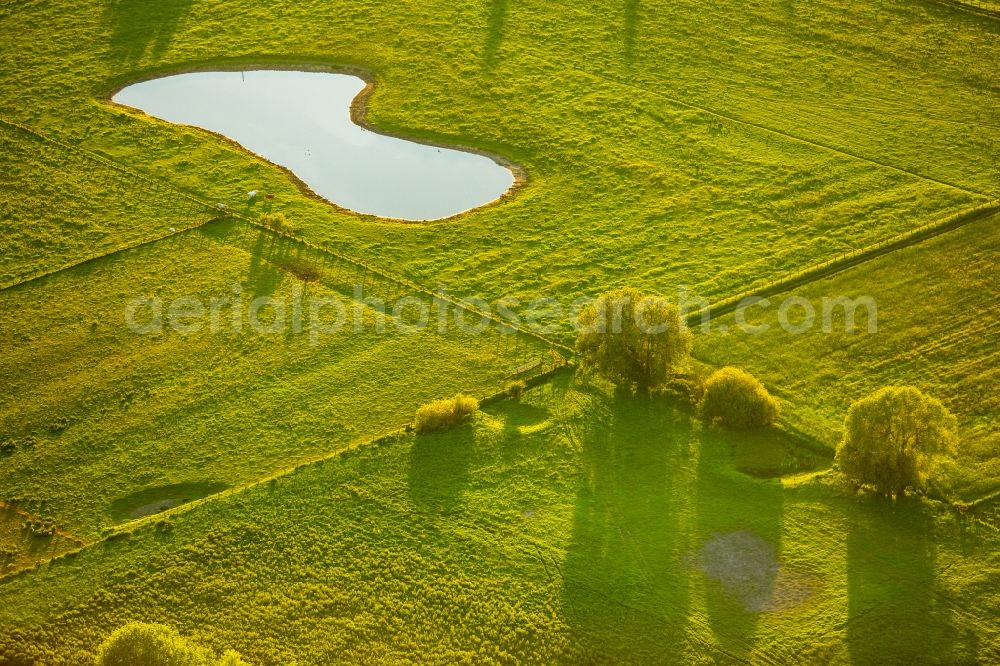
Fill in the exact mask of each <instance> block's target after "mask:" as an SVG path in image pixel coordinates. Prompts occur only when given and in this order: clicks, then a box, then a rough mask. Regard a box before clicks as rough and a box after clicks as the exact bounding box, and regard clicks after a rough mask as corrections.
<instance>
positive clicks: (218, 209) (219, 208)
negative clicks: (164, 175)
mask: <svg viewBox="0 0 1000 666" xmlns="http://www.w3.org/2000/svg"><path fill="white" fill-rule="evenodd" d="M0 125H3V126H6V127H9V128H12V129H15V130H18V131H21V132H24V133H26V134H28V135H30V136H32V137H34V138H36V139H38V140H41V141H43V142H47V143H51V144H52V145H54V146H57V147H59V148H62V149H63V150H66V151H69V152H72V153H74V154H78V155H81V156H83V157H86V158H89V159H91V160H94V161H97V162H99V163H100V164H102V165H105V166H107V167H109V168H111V169H113V170H115V171H118V172H119V173H122V174H124V175H126V176H130V177H133V178H136V179H138V180H140V181H143V182H145V183H147V184H149V185H150V186H151V187H153V188H162V187H166V188H168V189H170V190H171V191H173V192H176V193H177V194H179V195H180V196H182V197H184V198H186V199H188V200H189V201H191V202H193V203H195V204H197V205H198V206H201V207H204V208H205V209H206V210H210V211H212V212H214V213H215V217H213V218H211V219H209V220H206V221H205V222H202V223H200V224H197V225H193V226H190V227H185V228H184V229H183V231H189V230H191V229H195V228H200V227H204V226H206V225H208V224H210V223H212V222H216V221H219V220H220V219H223V218H224V217H231V218H234V219H237V220H241V221H243V222H245V223H247V224H249V225H251V226H254V227H257V228H259V229H262V230H265V231H267V232H269V233H271V234H274V235H275V236H278V237H282V238H286V239H289V240H292V241H294V242H296V243H299V244H300V245H302V246H303V247H306V248H308V249H310V250H312V251H314V252H319V253H323V254H326V255H328V256H330V257H333V258H335V259H337V260H338V261H343V262H347V263H349V264H353V265H354V266H356V267H359V268H362V269H364V270H365V271H367V272H368V273H371V274H373V275H376V276H379V277H380V278H382V279H384V280H388V281H390V282H394V283H396V284H397V285H399V286H402V287H405V288H407V289H410V290H413V291H417V292H419V293H422V294H423V295H425V296H428V297H430V298H431V299H438V300H441V301H445V302H447V303H449V304H451V305H453V306H454V307H456V308H460V309H462V310H464V311H466V312H468V313H470V314H472V315H475V316H478V317H482V318H485V319H489V320H490V321H491V322H493V323H494V324H496V325H497V326H499V327H501V328H504V329H508V330H512V331H517V332H518V333H521V334H522V335H526V336H528V337H531V338H534V339H535V340H538V341H540V342H543V343H544V344H546V345H548V346H549V347H550V348H555V349H559V350H561V351H563V352H564V353H567V354H568V355H569V356H570V357H572V355H573V354H574V353H575V351H574V350H573V349H572V348H571V347H569V346H567V345H564V344H562V343H560V342H557V341H555V340H553V339H551V338H549V337H547V336H545V335H542V334H540V333H538V332H536V331H532V330H530V329H528V328H525V327H523V326H520V325H515V324H514V323H513V322H509V321H505V320H503V319H500V318H499V317H497V316H496V315H494V314H493V313H491V312H483V311H480V310H479V309H478V308H475V307H472V306H471V305H470V304H468V303H465V302H462V300H461V299H457V298H454V297H451V296H449V295H445V294H438V293H436V292H432V291H431V290H430V289H428V288H426V287H424V286H422V285H420V284H418V283H416V282H414V281H413V280H410V279H408V278H405V277H403V276H401V275H393V274H391V273H389V272H388V271H386V270H384V269H381V268H376V267H375V266H373V265H371V264H369V263H367V262H366V261H364V260H361V259H357V258H354V257H350V256H348V255H346V254H342V253H340V252H338V251H336V250H332V249H330V248H329V247H324V246H321V245H317V244H315V243H313V242H311V241H308V240H306V239H304V238H301V237H299V236H297V235H293V234H288V233H285V232H281V231H277V230H275V229H271V228H270V227H268V226H267V225H264V224H262V223H260V222H259V221H257V220H256V219H254V218H252V217H249V216H247V215H244V214H242V213H239V212H236V211H234V210H233V209H232V208H231V207H228V206H224V205H220V204H211V203H209V202H207V201H204V200H202V199H200V198H198V197H197V196H195V195H193V194H191V193H189V192H185V191H184V190H181V189H180V188H178V187H177V186H176V185H174V184H173V183H171V182H170V181H167V180H161V179H157V178H153V177H151V176H147V175H145V174H142V173H139V172H138V171H135V170H133V169H132V168H131V167H128V166H125V165H123V164H120V163H119V162H116V161H115V160H113V159H111V158H108V157H105V156H103V155H100V154H98V153H94V152H92V151H89V150H86V149H83V148H79V147H75V146H71V145H69V144H67V143H65V142H63V141H61V140H59V139H54V138H51V137H48V136H46V135H44V134H41V133H39V132H37V131H35V130H33V129H30V128H28V127H25V126H23V125H20V124H18V123H15V122H12V121H10V120H8V119H6V118H3V117H2V116H0ZM177 233H180V232H170V233H167V234H164V235H162V236H159V237H157V238H153V239H146V240H143V241H140V242H137V243H134V244H132V245H129V246H126V247H122V248H118V249H115V250H111V251H109V252H105V253H103V254H101V255H96V256H92V257H88V258H86V259H83V260H81V261H78V262H74V263H71V264H68V265H65V266H62V267H60V268H56V269H52V270H49V271H45V272H44V273H41V274H39V275H35V276H32V277H29V278H27V279H24V280H20V281H17V282H13V283H11V284H7V285H2V286H0V291H3V290H6V289H10V288H12V287H16V286H19V285H22V284H26V283H28V282H32V281H34V280H38V279H42V278H44V277H48V276H50V275H54V274H56V273H59V272H61V271H64V270H67V269H70V268H74V267H76V266H79V265H81V264H85V263H87V262H90V261H95V260H97V259H100V258H103V257H106V256H110V255H113V254H115V253H118V252H122V251H125V250H129V249H133V248H137V247H141V246H143V245H148V244H151V243H155V242H158V241H160V240H164V239H166V238H170V237H171V236H174V235H176V234H177Z"/></svg>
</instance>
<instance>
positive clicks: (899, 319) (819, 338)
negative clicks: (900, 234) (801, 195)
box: [695, 216, 1000, 499]
mask: <svg viewBox="0 0 1000 666" xmlns="http://www.w3.org/2000/svg"><path fill="white" fill-rule="evenodd" d="M998 219H1000V218H997V217H996V216H994V217H990V218H986V219H983V220H980V221H978V222H975V223H972V224H970V225H968V226H966V227H963V228H961V229H957V230H955V231H953V232H950V233H947V234H944V235H941V236H938V237H936V238H933V239H930V240H927V241H925V242H923V243H920V244H918V245H915V246H913V247H909V248H906V249H903V250H900V251H898V252H894V253H892V254H889V255H886V256H884V257H880V258H877V259H875V260H873V261H870V262H868V263H866V264H863V265H861V266H858V267H856V268H852V269H849V270H847V271H844V272H842V273H839V274H838V275H835V276H833V277H830V278H827V279H825V280H820V281H817V282H813V283H810V284H808V285H805V286H803V287H800V288H798V289H796V290H794V291H793V292H791V294H786V295H781V296H777V297H774V298H772V299H771V301H772V302H773V303H772V305H771V307H769V308H763V309H761V308H760V306H757V307H755V308H752V309H750V310H749V311H748V313H747V323H748V324H750V325H751V326H754V327H757V326H767V327H768V328H767V329H766V330H765V331H763V332H761V333H759V334H754V333H753V332H750V331H744V330H741V329H740V328H739V327H737V326H736V325H735V320H734V317H733V316H727V317H722V318H719V319H717V320H715V321H713V322H712V328H713V329H714V332H712V333H710V334H708V335H703V336H699V337H698V338H697V349H696V351H695V354H696V356H697V357H698V358H699V359H701V360H702V361H704V362H706V363H709V364H735V365H739V366H742V367H746V368H747V369H748V370H750V371H751V372H753V373H754V374H756V375H757V376H759V377H760V378H761V379H762V380H763V381H765V383H767V384H768V385H769V386H771V387H774V390H775V393H776V394H777V395H779V396H780V397H781V398H783V399H784V401H785V404H786V410H785V412H786V413H785V417H786V419H787V420H788V421H789V422H790V423H792V424H793V425H794V426H796V427H798V428H800V429H803V430H805V431H807V432H809V433H810V434H811V435H813V436H814V437H815V438H817V439H818V440H820V441H823V442H826V443H827V444H828V445H829V446H831V447H832V446H834V445H835V444H836V443H837V442H838V441H839V439H840V437H841V434H842V425H843V421H844V416H845V415H846V413H847V408H848V407H849V406H850V404H851V402H852V401H854V400H857V399H859V398H862V397H864V396H865V395H867V394H869V393H871V392H872V391H874V390H876V389H877V388H879V387H881V386H886V385H891V384H912V385H914V386H917V387H919V388H921V389H922V390H924V391H926V392H928V393H930V394H932V395H935V396H937V397H939V398H940V399H941V400H942V401H943V402H944V403H945V405H946V406H947V407H948V408H949V409H950V410H951V411H952V412H953V413H954V414H955V415H956V416H957V417H958V419H959V426H960V428H961V434H962V456H961V458H960V462H961V469H956V470H952V474H951V475H950V476H952V477H954V478H952V479H951V481H952V483H954V484H955V487H954V488H953V489H952V490H954V491H956V492H958V494H959V495H960V496H964V497H965V498H967V499H974V498H976V497H979V496H982V495H985V494H988V493H990V492H993V491H996V490H997V489H1000V401H998V399H997V393H996V391H995V390H993V388H992V387H993V386H994V385H995V382H996V380H997V379H998V378H1000V349H998V347H997V344H996V342H997V338H998V335H1000V320H998V319H997V318H996V317H995V316H992V315H989V314H986V313H985V311H984V304H986V303H991V302H994V301H995V300H996V299H997V298H998V297H1000V282H998V281H997V279H996V265H997V262H998V261H1000V237H998V235H997V230H996V225H997V221H998ZM787 296H793V297H798V298H801V299H805V301H808V302H809V303H810V304H812V307H813V308H814V309H815V310H816V313H817V314H816V316H817V319H819V318H821V317H822V299H823V298H824V297H834V298H835V297H840V296H843V297H846V298H851V299H855V298H859V297H864V296H870V297H871V298H872V299H873V301H874V303H875V304H876V306H877V307H876V311H875V312H876V314H875V317H876V324H877V332H876V333H870V332H869V329H868V324H869V321H868V316H867V315H866V314H865V310H864V308H861V309H859V310H858V311H857V318H856V322H855V325H856V331H855V332H854V333H853V334H851V333H847V332H846V331H847V326H846V322H845V319H844V317H845V314H844V309H843V308H837V309H836V310H834V311H833V313H834V316H833V317H832V319H831V322H830V323H831V328H832V332H831V333H824V332H823V330H822V328H821V326H820V324H817V325H816V326H815V327H813V328H812V329H810V330H809V331H806V332H805V333H801V334H795V333H792V332H788V331H786V330H785V329H783V328H782V327H781V325H780V320H779V315H778V309H779V305H778V304H779V303H780V302H781V299H782V298H785V297H787ZM804 316H805V315H804V314H803V310H802V309H801V308H800V307H796V308H794V309H792V310H791V312H790V314H789V321H790V322H791V323H792V324H793V325H795V324H799V323H801V322H802V320H803V317H804ZM722 329H727V330H722ZM793 330H794V329H793ZM776 350H780V354H776V353H774V352H775V351H776Z"/></svg>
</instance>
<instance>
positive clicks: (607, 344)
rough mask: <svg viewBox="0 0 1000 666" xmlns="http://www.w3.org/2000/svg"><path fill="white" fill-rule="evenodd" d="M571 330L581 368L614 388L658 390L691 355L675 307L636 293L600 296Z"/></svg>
mask: <svg viewBox="0 0 1000 666" xmlns="http://www.w3.org/2000/svg"><path fill="white" fill-rule="evenodd" d="M577 324H578V330H579V334H578V337H577V341H576V348H577V352H578V353H579V358H580V363H581V365H583V366H584V367H586V368H593V369H595V370H597V371H598V372H599V373H600V374H602V375H603V376H605V377H606V378H607V379H608V380H610V381H611V382H612V383H614V384H616V385H618V386H627V387H630V388H638V389H652V388H656V387H658V386H662V385H663V384H664V383H666V381H667V380H668V379H669V378H670V376H671V375H672V374H673V373H674V372H675V371H677V370H679V369H681V368H682V367H683V366H684V364H685V363H686V361H687V359H688V357H689V356H690V354H691V331H689V330H688V327H687V324H685V323H684V320H683V319H682V318H681V315H680V311H679V310H678V308H677V306H676V305H674V304H672V303H670V302H668V301H667V300H666V299H663V298H659V297H651V296H644V295H643V294H642V292H640V291H639V290H638V289H633V288H625V289H618V290H616V291H612V292H608V293H606V294H604V295H603V296H601V297H600V298H598V299H597V300H596V301H595V302H593V303H591V304H590V305H588V306H587V307H586V308H584V309H583V311H582V312H581V313H580V317H579V320H578V322H577Z"/></svg>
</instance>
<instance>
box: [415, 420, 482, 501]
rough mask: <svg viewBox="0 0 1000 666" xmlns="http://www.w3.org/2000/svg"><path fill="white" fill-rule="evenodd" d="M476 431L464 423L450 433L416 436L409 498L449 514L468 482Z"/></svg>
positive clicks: (459, 499) (460, 497) (460, 498)
mask: <svg viewBox="0 0 1000 666" xmlns="http://www.w3.org/2000/svg"><path fill="white" fill-rule="evenodd" d="M474 454H475V431H474V430H473V428H472V426H471V425H468V424H465V425H462V426H459V427H458V428H455V429H454V430H449V431H447V432H442V433H435V434H429V435H417V436H416V438H415V440H414V442H413V448H412V449H411V450H410V474H409V488H410V499H411V500H413V503H414V504H415V505H417V506H418V507H419V508H421V509H423V510H425V511H431V512H434V513H450V512H452V511H454V510H455V509H457V508H458V506H459V505H460V504H461V501H462V493H463V492H464V490H465V488H466V486H468V484H469V478H470V474H471V467H472V458H473V456H474Z"/></svg>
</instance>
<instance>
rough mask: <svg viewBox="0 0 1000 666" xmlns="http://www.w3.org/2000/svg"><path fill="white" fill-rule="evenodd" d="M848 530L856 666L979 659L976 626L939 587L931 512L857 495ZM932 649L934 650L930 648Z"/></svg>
mask: <svg viewBox="0 0 1000 666" xmlns="http://www.w3.org/2000/svg"><path fill="white" fill-rule="evenodd" d="M849 519H850V523H849V529H850V532H849V533H848V536H847V592H848V622H847V646H848V650H849V652H850V656H851V662H852V663H855V664H919V663H928V662H930V661H933V662H934V663H952V664H966V663H968V664H971V663H976V662H977V660H976V651H977V646H976V638H975V631H972V630H969V631H961V630H960V629H959V628H958V627H956V626H955V624H953V622H952V620H951V616H952V614H953V609H952V608H951V607H950V605H949V604H948V602H947V601H945V599H944V597H943V596H940V595H939V594H938V593H937V592H936V581H935V556H936V547H935V538H934V535H933V529H934V525H933V517H932V516H931V514H930V512H929V510H928V509H927V508H926V507H924V506H922V505H921V504H920V503H918V502H916V501H913V500H900V501H898V502H896V503H894V504H893V503H890V502H888V501H887V500H881V499H877V498H863V497H858V498H856V500H855V502H854V503H852V504H851V506H850V508H849ZM929 647H932V648H933V654H928V648H929Z"/></svg>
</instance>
